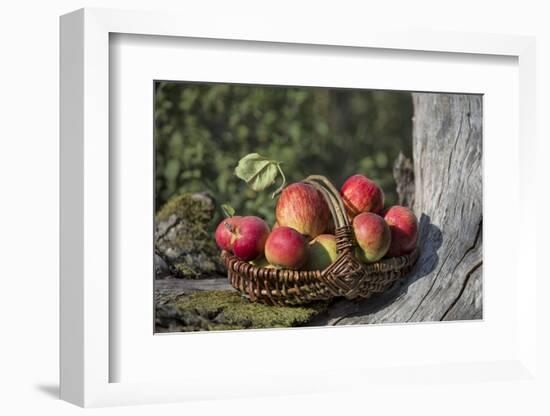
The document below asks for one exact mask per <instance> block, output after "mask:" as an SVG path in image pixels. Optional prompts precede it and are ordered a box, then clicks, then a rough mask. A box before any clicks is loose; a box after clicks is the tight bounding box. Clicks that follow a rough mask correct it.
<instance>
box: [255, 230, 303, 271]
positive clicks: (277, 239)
mask: <svg viewBox="0 0 550 416" xmlns="http://www.w3.org/2000/svg"><path fill="white" fill-rule="evenodd" d="M265 258H266V259H267V261H268V262H269V263H270V264H272V265H274V266H275V267H277V268H282V269H293V270H298V269H300V268H301V267H302V266H303V265H304V263H305V262H306V260H307V242H306V239H305V237H304V236H303V235H302V234H300V233H299V232H298V231H296V230H295V229H294V228H290V227H284V226H279V227H277V228H276V229H274V230H273V231H271V233H270V234H269V237H267V241H266V243H265Z"/></svg>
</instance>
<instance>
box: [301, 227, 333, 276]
mask: <svg viewBox="0 0 550 416" xmlns="http://www.w3.org/2000/svg"><path fill="white" fill-rule="evenodd" d="M336 257H338V254H337V253H336V237H335V236H334V235H332V234H320V235H318V236H317V237H315V238H314V239H313V240H311V241H310V242H309V244H308V245H307V262H306V265H305V266H304V270H324V269H326V268H327V267H328V266H329V265H330V264H331V263H333V262H334V260H336Z"/></svg>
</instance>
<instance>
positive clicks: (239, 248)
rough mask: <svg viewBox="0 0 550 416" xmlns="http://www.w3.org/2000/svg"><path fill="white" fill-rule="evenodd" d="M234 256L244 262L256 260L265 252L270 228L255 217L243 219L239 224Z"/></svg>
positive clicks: (234, 243) (234, 244)
mask: <svg viewBox="0 0 550 416" xmlns="http://www.w3.org/2000/svg"><path fill="white" fill-rule="evenodd" d="M236 231H237V232H236V236H235V241H234V242H233V254H235V256H237V257H238V258H239V259H241V260H244V261H249V260H254V259H255V258H257V257H259V256H261V255H262V254H263V252H264V247H265V241H266V239H267V236H268V235H269V226H268V225H267V224H266V222H265V221H264V220H262V219H261V218H258V217H254V216H247V217H242V218H241V219H240V220H239V223H238V224H237V230H236Z"/></svg>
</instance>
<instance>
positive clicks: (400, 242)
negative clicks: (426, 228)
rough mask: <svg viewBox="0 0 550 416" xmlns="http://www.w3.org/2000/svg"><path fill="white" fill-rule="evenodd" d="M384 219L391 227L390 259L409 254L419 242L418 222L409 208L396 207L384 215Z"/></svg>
mask: <svg viewBox="0 0 550 416" xmlns="http://www.w3.org/2000/svg"><path fill="white" fill-rule="evenodd" d="M384 219H385V220H386V223H387V224H388V225H389V227H390V231H391V245H390V249H389V250H388V256H389V257H396V256H403V255H405V254H409V253H410V252H411V251H413V250H414V249H415V247H416V243H417V241H418V220H417V219H416V215H414V212H412V211H411V210H410V209H409V208H406V207H402V206H400V205H395V206H393V207H391V208H389V209H388V210H387V211H386V213H385V214H384Z"/></svg>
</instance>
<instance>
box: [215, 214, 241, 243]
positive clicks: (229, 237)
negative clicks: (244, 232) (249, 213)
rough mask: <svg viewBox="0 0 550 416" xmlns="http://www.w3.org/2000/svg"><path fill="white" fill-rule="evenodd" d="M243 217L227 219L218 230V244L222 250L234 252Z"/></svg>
mask: <svg viewBox="0 0 550 416" xmlns="http://www.w3.org/2000/svg"><path fill="white" fill-rule="evenodd" d="M241 218H242V217H240V216H238V215H237V216H234V217H229V218H225V219H224V220H223V221H222V222H220V224H219V225H218V227H217V228H216V244H217V245H218V247H219V248H220V249H221V250H225V251H232V250H233V243H234V242H235V237H236V234H237V226H238V224H239V220H240V219H241Z"/></svg>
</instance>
